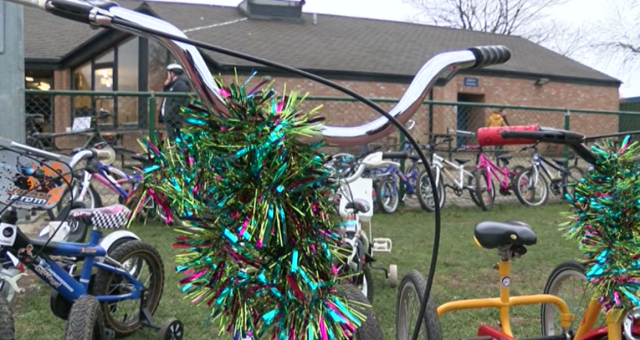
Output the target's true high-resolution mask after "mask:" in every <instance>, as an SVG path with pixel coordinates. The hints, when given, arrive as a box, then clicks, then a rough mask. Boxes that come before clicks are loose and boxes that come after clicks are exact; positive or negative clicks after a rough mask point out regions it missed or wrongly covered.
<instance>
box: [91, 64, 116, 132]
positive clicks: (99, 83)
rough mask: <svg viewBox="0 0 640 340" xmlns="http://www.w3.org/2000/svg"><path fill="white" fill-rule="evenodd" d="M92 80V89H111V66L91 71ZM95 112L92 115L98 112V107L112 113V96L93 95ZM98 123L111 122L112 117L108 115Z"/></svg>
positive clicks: (101, 90)
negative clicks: (93, 83)
mask: <svg viewBox="0 0 640 340" xmlns="http://www.w3.org/2000/svg"><path fill="white" fill-rule="evenodd" d="M93 81H94V82H95V85H94V90H95V91H100V92H103V91H113V68H111V67H105V68H99V69H96V70H94V71H93ZM94 104H95V106H94V108H95V112H93V114H94V115H97V114H98V111H99V110H100V109H105V110H107V111H108V112H109V113H111V114H114V112H113V97H112V96H108V97H102V96H96V97H95V102H94ZM100 124H113V117H109V118H108V119H104V120H101V121H100Z"/></svg>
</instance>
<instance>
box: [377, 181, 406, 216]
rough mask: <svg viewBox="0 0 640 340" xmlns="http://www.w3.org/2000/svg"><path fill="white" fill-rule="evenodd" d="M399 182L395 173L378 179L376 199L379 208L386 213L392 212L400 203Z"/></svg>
mask: <svg viewBox="0 0 640 340" xmlns="http://www.w3.org/2000/svg"><path fill="white" fill-rule="evenodd" d="M399 182H400V181H399V178H398V176H397V175H391V176H387V177H385V178H383V179H381V180H380V184H379V185H378V188H377V189H378V192H377V193H376V199H377V200H378V201H379V202H380V203H379V204H380V210H382V211H383V212H384V213H386V214H393V213H394V212H396V210H397V209H398V204H400V195H399V193H398V183H399Z"/></svg>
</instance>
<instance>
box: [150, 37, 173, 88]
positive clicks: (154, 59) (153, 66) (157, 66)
mask: <svg viewBox="0 0 640 340" xmlns="http://www.w3.org/2000/svg"><path fill="white" fill-rule="evenodd" d="M168 61H169V51H168V50H167V49H166V48H165V47H164V46H162V45H160V43H158V42H157V41H155V40H149V75H148V78H147V79H148V82H149V91H154V92H159V91H162V88H163V86H164V81H165V80H166V79H167V71H166V67H167V64H168Z"/></svg>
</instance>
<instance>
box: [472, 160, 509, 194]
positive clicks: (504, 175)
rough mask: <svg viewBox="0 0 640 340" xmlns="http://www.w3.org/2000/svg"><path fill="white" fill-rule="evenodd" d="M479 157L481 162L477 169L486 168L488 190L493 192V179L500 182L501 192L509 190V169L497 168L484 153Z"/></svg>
mask: <svg viewBox="0 0 640 340" xmlns="http://www.w3.org/2000/svg"><path fill="white" fill-rule="evenodd" d="M478 157H479V162H478V165H477V166H476V169H482V168H484V169H485V170H486V171H485V179H486V181H487V190H491V186H492V185H493V181H492V180H491V178H492V177H493V178H495V179H497V180H498V182H499V183H500V189H501V190H507V189H508V188H509V169H507V167H504V168H501V167H499V166H497V165H496V164H495V163H493V162H492V161H491V160H490V159H489V158H488V157H487V156H485V155H484V153H482V152H480V153H479V154H478Z"/></svg>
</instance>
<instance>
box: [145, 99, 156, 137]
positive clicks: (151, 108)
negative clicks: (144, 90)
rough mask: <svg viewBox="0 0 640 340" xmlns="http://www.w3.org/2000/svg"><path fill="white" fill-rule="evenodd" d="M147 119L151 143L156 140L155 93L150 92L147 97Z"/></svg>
mask: <svg viewBox="0 0 640 340" xmlns="http://www.w3.org/2000/svg"><path fill="white" fill-rule="evenodd" d="M147 106H148V107H147V112H148V116H147V119H148V120H149V138H151V142H152V143H153V144H157V142H158V133H157V131H156V94H155V92H151V95H150V96H149V98H148V99H147Z"/></svg>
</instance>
